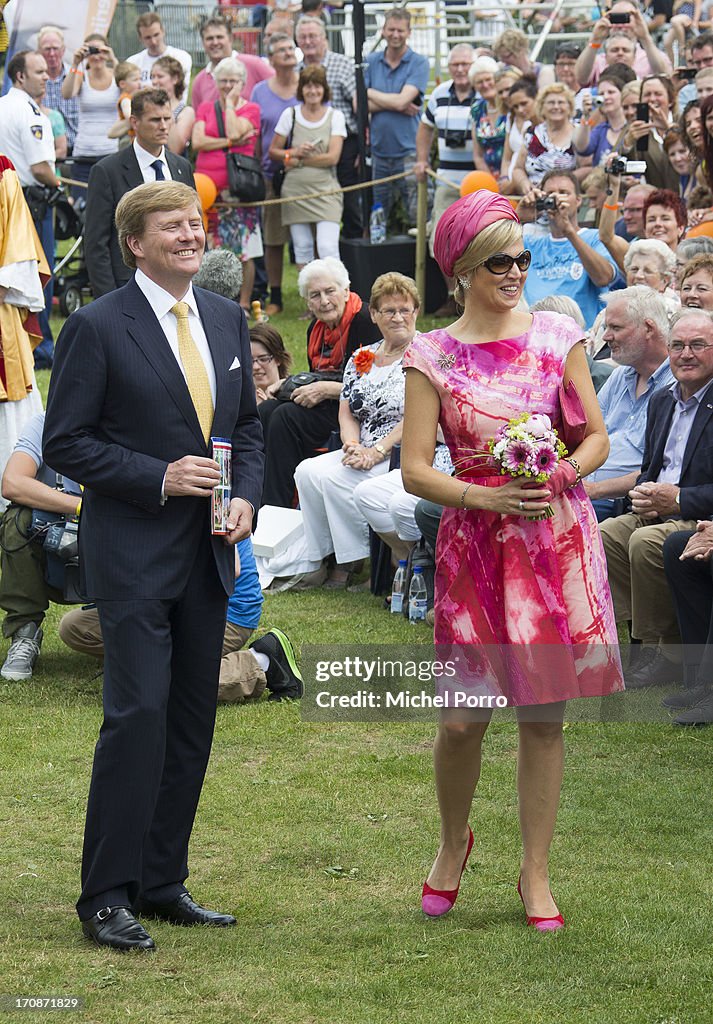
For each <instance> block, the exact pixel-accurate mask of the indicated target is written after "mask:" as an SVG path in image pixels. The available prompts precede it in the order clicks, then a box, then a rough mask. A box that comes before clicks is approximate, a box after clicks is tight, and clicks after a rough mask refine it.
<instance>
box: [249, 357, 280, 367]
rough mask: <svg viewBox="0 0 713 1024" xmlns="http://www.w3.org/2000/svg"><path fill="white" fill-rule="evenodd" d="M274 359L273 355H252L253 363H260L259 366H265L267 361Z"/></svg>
mask: <svg viewBox="0 0 713 1024" xmlns="http://www.w3.org/2000/svg"><path fill="white" fill-rule="evenodd" d="M274 361H275V357H274V356H253V365H254V364H255V363H260V365H261V366H266V365H267V364H268V363H272V362H274Z"/></svg>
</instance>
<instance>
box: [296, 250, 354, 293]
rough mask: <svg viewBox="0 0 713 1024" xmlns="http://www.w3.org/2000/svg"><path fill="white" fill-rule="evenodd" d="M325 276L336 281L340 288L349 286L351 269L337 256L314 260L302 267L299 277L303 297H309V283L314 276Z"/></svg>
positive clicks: (299, 287) (299, 288)
mask: <svg viewBox="0 0 713 1024" xmlns="http://www.w3.org/2000/svg"><path fill="white" fill-rule="evenodd" d="M319 276H324V277H328V278H329V279H330V280H331V281H334V283H335V284H336V285H339V287H340V288H348V287H349V271H348V270H347V268H346V267H345V266H344V264H343V263H342V261H341V260H338V259H337V258H336V257H335V256H327V257H326V258H325V259H323V260H312V262H311V263H308V264H307V266H306V267H302V270H300V272H299V275H298V277H297V290H298V292H299V293H300V295H301V296H302V298H303V299H306V298H307V292H308V291H309V283H310V281H311V280H312V278H313V277H319Z"/></svg>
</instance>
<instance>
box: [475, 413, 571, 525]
mask: <svg viewBox="0 0 713 1024" xmlns="http://www.w3.org/2000/svg"><path fill="white" fill-rule="evenodd" d="M487 449H488V457H489V458H490V459H491V460H492V461H493V462H494V463H495V464H496V466H498V467H499V469H500V472H501V473H502V474H503V475H504V476H511V477H513V478H515V477H520V476H524V477H527V479H529V480H532V482H533V483H538V484H544V483H546V482H547V481H548V480H549V479H550V477H551V476H553V475H554V473H555V472H556V470H557V468H558V467H559V464H560V461H561V460H562V459H563V458H564V457H565V456H566V455H567V449H566V447H565V446H564V444H563V443H562V441H560V439H559V437H558V435H557V431H556V430H555V429H554V427H553V426H552V423H551V422H550V418H549V416H545V415H543V414H541V413H534V414H531V413H526V412H524V413H522V415H520V416H516V417H515V419H512V420H509V421H508V422H507V423H506V424H505V426H503V427H500V429H499V430H498V431H497V433H496V434H495V437H492V438H491V439H490V440H489V441H488V444H487ZM472 455H481V456H485V453H484V452H483V453H479V452H472V453H470V454H469V455H466V456H465V457H464V458H463V459H457V460H456V462H455V465H456V468H457V467H458V463H463V462H468V461H470V460H471V458H472ZM553 515H554V510H553V508H552V506H551V505H548V506H547V508H546V509H545V511H544V512H543V513H542V515H541V516H537V517H534V516H533V517H531V518H537V519H550V518H551V517H552V516H553Z"/></svg>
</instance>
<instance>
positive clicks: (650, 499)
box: [629, 483, 681, 519]
mask: <svg viewBox="0 0 713 1024" xmlns="http://www.w3.org/2000/svg"><path fill="white" fill-rule="evenodd" d="M679 490H680V488H679V487H677V485H676V484H656V483H648V484H639V486H638V487H634V489H633V490H632V491H629V497H630V498H631V507H632V511H633V512H634V515H637V516H641V517H642V519H665V518H666V517H667V516H679V517H680V515H681V507H680V505H679V504H678V503H677V501H676V495H677V494H678V492H679Z"/></svg>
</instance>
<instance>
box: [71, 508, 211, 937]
mask: <svg viewBox="0 0 713 1024" xmlns="http://www.w3.org/2000/svg"><path fill="white" fill-rule="evenodd" d="M174 500H179V499H174ZM191 544H193V548H194V549H195V551H196V554H195V559H194V564H193V567H192V569H191V572H190V574H189V576H188V583H187V585H186V588H185V590H184V592H183V593H182V594H181V595H180V596H179V597H177V598H175V599H172V600H135V601H102V600H99V601H97V610H98V612H99V620H100V622H101V628H102V634H103V637H104V645H105V656H104V722H103V724H102V727H101V733H100V736H99V741H98V743H97V746H96V751H95V754H94V767H93V771H92V781H91V786H90V790H89V803H88V807H87V823H86V829H85V833H84V852H83V858H82V893H81V896H80V899H79V902H78V903H77V912H78V914H79V916H80V918H81V919H82V920H87V919H88V918H90V917H92V916H93V915H94V914H96V913H97V911H98V910H100V909H101V908H102V907H106V906H125V907H130V906H132V905H133V904H135V902H136V900H137V898H138V897H139V896H141V895H146V896H148V897H150V898H151V899H153V900H155V901H156V902H161V901H167V900H171V899H174V898H175V897H176V896H178V895H180V893H181V892H183V891H185V887H184V885H183V883H184V881H185V879H186V878H187V877H188V841H189V838H190V835H191V830H192V828H193V819H194V817H195V813H196V808H197V806H198V799H199V797H200V792H201V788H202V786H203V778H204V775H205V770H206V765H207V763H208V757H209V754H210V747H211V742H212V739H213V728H214V724H215V709H216V704H217V696H218V675H219V670H220V654H221V648H222V643H223V634H224V631H225V615H226V609H227V596H226V594H225V590H224V588H223V586H222V584H221V582H220V579H219V576H218V571H217V568H216V565H215V559H214V558H213V554H212V552H211V550H210V540H209V535H208V531H207V528H206V529H205V530H201V535H200V536H196V535H194V534H191V535H190V536H188V537H187V538H186V545H187V550H190V549H191V548H190V545H191Z"/></svg>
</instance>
